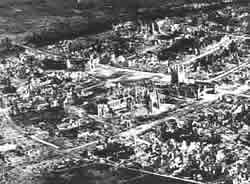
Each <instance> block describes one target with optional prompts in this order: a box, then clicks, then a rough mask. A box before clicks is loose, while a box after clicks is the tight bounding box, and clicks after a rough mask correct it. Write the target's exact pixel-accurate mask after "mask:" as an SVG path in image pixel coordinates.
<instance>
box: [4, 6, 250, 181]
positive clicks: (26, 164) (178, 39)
mask: <svg viewBox="0 0 250 184" xmlns="http://www.w3.org/2000/svg"><path fill="white" fill-rule="evenodd" d="M208 4H209V3H208ZM197 6H198V5H197ZM204 6H206V4H204ZM248 6H249V4H248ZM194 7H195V8H197V7H196V5H195V6H194ZM201 7H203V5H202V4H201V5H199V6H198V8H201ZM248 11H249V8H248V7H247V5H246V6H243V5H237V4H236V5H235V4H233V5H232V4H230V3H229V4H228V5H227V6H225V7H221V8H218V9H214V10H209V11H204V12H203V11H199V12H198V13H196V12H195V13H187V14H185V16H178V15H177V14H176V15H174V16H166V17H164V18H162V17H161V18H147V17H143V16H140V15H138V18H137V19H136V20H131V21H126V22H119V23H114V24H113V25H112V28H111V29H110V30H107V31H105V32H102V33H97V34H96V35H95V36H90V37H86V36H82V37H81V36H80V37H76V38H73V39H62V40H59V41H56V42H55V43H52V44H47V45H43V46H35V45H32V44H23V43H18V42H16V41H13V40H11V39H9V38H8V37H6V38H5V39H3V40H2V42H1V47H2V48H1V49H0V52H1V58H0V68H1V70H0V86H1V90H0V93H1V97H0V107H1V109H0V117H1V122H0V126H1V130H0V166H1V168H2V172H1V174H2V176H1V179H0V181H4V183H12V182H13V181H12V179H13V178H15V177H16V175H18V174H17V173H18V172H19V170H22V172H25V174H26V175H28V174H30V175H32V176H34V175H40V176H45V175H46V173H54V172H55V173H64V174H65V173H67V172H70V171H71V169H70V168H76V167H83V165H86V164H88V163H91V164H100V165H102V164H103V165H105V167H112V168H116V169H117V170H120V169H121V168H127V169H128V170H129V171H130V172H131V175H132V172H139V173H141V174H142V177H139V179H138V178H137V177H138V176H140V174H135V175H136V176H131V177H130V176H122V175H123V174H124V173H123V174H120V173H119V174H117V175H121V176H119V177H122V178H123V177H125V178H126V177H128V178H129V179H119V180H122V182H121V183H131V181H133V179H135V180H137V179H138V180H140V178H143V177H146V175H147V174H149V175H152V176H155V175H157V176H158V175H159V177H168V178H170V179H173V180H174V181H175V183H179V182H184V183H221V184H222V183H225V184H227V183H233V184H241V183H242V184H247V183H249V182H250V178H249V163H250V162H249V159H250V155H249V153H250V152H249V150H250V145H249V140H250V132H249V130H250V129H249V126H250V124H249V122H250V35H249V31H250V29H249V26H250V25H249V21H250V18H249V16H250V15H249V12H248ZM200 12H202V13H200ZM91 167H92V166H91ZM95 169H96V168H95ZM69 170H70V171H69ZM97 170H98V169H97ZM117 172H118V171H117ZM48 175H49V174H48ZM128 175H129V174H128ZM117 177H118V176H117ZM123 180H125V181H123ZM32 182H34V183H39V182H38V181H37V180H34V181H33V180H30V181H25V183H32ZM0 183H1V182H0ZM13 183H15V182H13ZM55 183H56V182H55ZM58 183H60V182H58ZM117 183H120V182H117Z"/></svg>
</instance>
